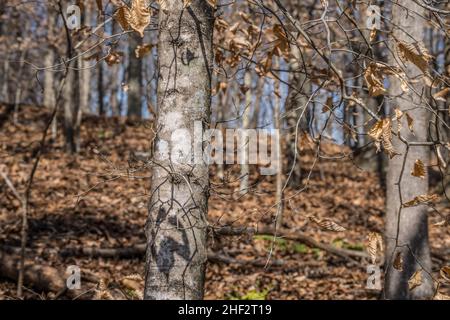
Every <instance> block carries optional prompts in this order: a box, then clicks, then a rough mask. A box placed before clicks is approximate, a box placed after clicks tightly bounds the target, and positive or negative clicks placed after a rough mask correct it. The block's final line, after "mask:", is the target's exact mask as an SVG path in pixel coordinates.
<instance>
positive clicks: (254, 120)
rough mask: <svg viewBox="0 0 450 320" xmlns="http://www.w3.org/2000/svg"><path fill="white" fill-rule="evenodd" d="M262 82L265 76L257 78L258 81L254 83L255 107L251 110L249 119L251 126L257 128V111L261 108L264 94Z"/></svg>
mask: <svg viewBox="0 0 450 320" xmlns="http://www.w3.org/2000/svg"><path fill="white" fill-rule="evenodd" d="M264 83H265V77H263V76H261V77H259V78H258V83H257V84H256V90H255V95H254V98H255V108H254V111H253V116H252V121H251V127H252V128H257V127H258V121H259V111H260V109H261V101H262V99H263V98H262V97H263V94H264Z"/></svg>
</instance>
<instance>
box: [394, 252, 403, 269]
mask: <svg viewBox="0 0 450 320" xmlns="http://www.w3.org/2000/svg"><path fill="white" fill-rule="evenodd" d="M393 266H394V269H395V270H398V271H403V257H402V253H401V252H398V253H397V255H396V256H395V259H394V263H393Z"/></svg>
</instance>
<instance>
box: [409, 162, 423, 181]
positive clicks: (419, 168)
mask: <svg viewBox="0 0 450 320" xmlns="http://www.w3.org/2000/svg"><path fill="white" fill-rule="evenodd" d="M411 175H412V176H414V177H417V178H422V179H424V178H425V165H424V164H423V162H422V160H420V159H417V160H416V161H415V162H414V167H413V170H412V171H411Z"/></svg>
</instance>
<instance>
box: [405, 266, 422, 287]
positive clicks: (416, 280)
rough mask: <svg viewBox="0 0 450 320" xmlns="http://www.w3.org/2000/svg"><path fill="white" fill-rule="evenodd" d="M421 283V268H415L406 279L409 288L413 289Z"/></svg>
mask: <svg viewBox="0 0 450 320" xmlns="http://www.w3.org/2000/svg"><path fill="white" fill-rule="evenodd" d="M421 284H422V270H417V271H416V272H414V274H413V275H412V276H411V278H409V280H408V287H409V290H414V288H417V287H418V286H420V285H421Z"/></svg>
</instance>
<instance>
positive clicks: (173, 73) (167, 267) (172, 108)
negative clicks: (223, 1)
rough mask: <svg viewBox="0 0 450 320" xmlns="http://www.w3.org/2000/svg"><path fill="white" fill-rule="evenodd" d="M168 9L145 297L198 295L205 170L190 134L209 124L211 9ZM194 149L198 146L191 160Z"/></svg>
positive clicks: (171, 1)
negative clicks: (194, 158)
mask: <svg viewBox="0 0 450 320" xmlns="http://www.w3.org/2000/svg"><path fill="white" fill-rule="evenodd" d="M167 7H168V10H167V13H166V12H164V11H162V10H161V11H160V21H159V41H158V53H159V54H158V56H159V68H160V69H159V72H160V73H159V81H158V107H159V109H158V117H157V120H156V125H157V128H158V134H157V137H156V141H155V151H154V153H153V154H154V159H153V160H154V161H155V163H156V164H155V165H154V166H153V169H152V187H151V194H152V196H151V199H150V204H149V217H148V221H147V225H146V236H147V255H146V279H145V292H144V298H145V299H201V298H203V286H204V277H205V266H206V261H207V250H206V226H207V220H206V216H207V211H208V204H207V202H208V188H209V174H208V166H207V164H206V163H204V162H203V161H202V159H198V158H199V157H198V152H201V150H202V148H203V147H204V145H203V143H202V141H201V140H202V139H201V138H200V137H196V140H194V142H193V141H192V138H193V137H194V132H195V131H197V132H196V133H197V135H198V133H199V132H198V131H200V133H201V132H202V131H203V128H202V127H204V126H205V125H208V123H209V121H210V106H211V77H212V74H211V73H212V71H211V66H212V63H213V57H212V33H213V25H214V10H213V9H212V7H210V6H209V5H208V4H207V2H206V1H203V0H194V1H193V2H192V3H191V5H190V6H189V7H187V8H186V9H183V3H182V1H176V0H168V1H167ZM194 128H196V130H195V131H194ZM198 149H200V151H198ZM192 150H197V151H196V152H195V154H196V161H195V162H194V163H192V158H193V157H192ZM200 158H201V155H200Z"/></svg>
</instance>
